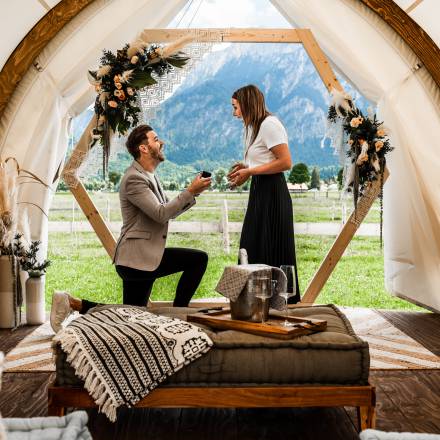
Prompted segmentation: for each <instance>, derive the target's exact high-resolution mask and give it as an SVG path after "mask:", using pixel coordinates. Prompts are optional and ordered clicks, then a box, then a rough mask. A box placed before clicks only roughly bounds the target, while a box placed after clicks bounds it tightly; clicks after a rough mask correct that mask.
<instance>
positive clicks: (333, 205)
mask: <svg viewBox="0 0 440 440" xmlns="http://www.w3.org/2000/svg"><path fill="white" fill-rule="evenodd" d="M333 221H335V202H333V203H332V222H333Z"/></svg>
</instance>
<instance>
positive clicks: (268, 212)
mask: <svg viewBox="0 0 440 440" xmlns="http://www.w3.org/2000/svg"><path fill="white" fill-rule="evenodd" d="M232 107H233V115H234V116H235V117H237V118H239V119H242V120H243V124H244V128H245V151H244V163H238V164H235V165H234V166H233V167H232V170H231V172H230V173H229V174H228V179H229V182H230V184H231V186H233V187H235V186H240V185H242V184H243V183H245V182H246V181H247V180H248V179H249V178H250V177H252V181H251V187H250V193H249V202H248V207H247V210H246V215H245V218H244V223H243V229H242V232H241V238H240V249H242V248H244V249H246V251H247V253H248V261H249V263H260V264H268V265H270V266H275V267H279V266H281V265H283V264H285V265H294V266H295V278H296V283H295V285H296V294H295V296H294V297H292V298H291V299H290V300H289V302H292V303H294V302H298V301H299V300H300V293H299V287H298V273H297V268H296V256H295V239H294V232H293V210H292V201H291V199H290V194H289V190H288V189H287V184H286V179H285V177H284V174H283V171H287V170H289V169H290V168H291V166H292V159H291V157H290V151H289V147H288V138H287V132H286V129H285V128H284V126H283V124H282V123H281V122H280V121H279V119H278V118H277V117H275V116H273V115H272V114H271V113H269V111H268V110H267V109H266V104H265V101H264V95H263V93H262V92H261V91H260V90H259V89H258V87H256V86H254V85H248V86H245V87H242V88H240V89H238V90H236V91H235V92H234V93H233V95H232ZM289 281H290V282H289V284H290V286H289V287H291V284H292V281H293V280H289Z"/></svg>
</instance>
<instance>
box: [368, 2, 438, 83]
mask: <svg viewBox="0 0 440 440" xmlns="http://www.w3.org/2000/svg"><path fill="white" fill-rule="evenodd" d="M359 1H361V2H362V3H363V4H364V5H366V6H368V7H369V8H370V9H371V10H372V11H373V12H375V13H376V14H377V15H379V17H381V18H382V19H383V20H384V21H385V23H386V24H388V26H390V27H391V28H392V29H393V30H394V31H395V32H396V33H397V34H398V35H399V37H400V38H402V40H403V41H404V42H405V43H406V44H407V45H408V46H409V47H410V48H411V49H412V51H413V52H414V53H415V54H416V55H417V57H418V58H419V59H420V61H421V62H422V64H423V65H424V66H425V68H426V70H427V71H428V72H429V73H430V75H431V76H432V78H433V80H434V81H435V83H436V84H437V86H438V87H439V88H440V69H439V66H440V48H439V47H438V46H437V45H436V44H435V43H434V41H433V40H432V38H431V37H430V36H429V35H428V34H427V33H426V32H425V31H424V30H423V29H422V28H421V27H420V26H419V25H418V24H417V23H416V22H415V21H414V20H413V19H412V18H411V17H410V16H409V15H408V14H407V13H406V12H405V11H404V10H403V9H402V8H400V7H399V6H398V5H397V3H396V2H394V1H393V0H359Z"/></svg>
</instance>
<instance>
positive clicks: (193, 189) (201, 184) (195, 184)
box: [187, 174, 211, 196]
mask: <svg viewBox="0 0 440 440" xmlns="http://www.w3.org/2000/svg"><path fill="white" fill-rule="evenodd" d="M210 186H211V178H210V177H201V176H200V174H197V177H196V178H195V179H194V180H193V181H192V182H191V183H190V185H189V186H188V188H187V190H188V191H189V192H190V193H191V194H192V195H193V196H198V195H199V194H201V193H202V192H203V191H205V189H208V188H209V187H210Z"/></svg>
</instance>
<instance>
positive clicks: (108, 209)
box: [106, 193, 110, 223]
mask: <svg viewBox="0 0 440 440" xmlns="http://www.w3.org/2000/svg"><path fill="white" fill-rule="evenodd" d="M106 200H107V221H108V222H109V223H110V198H109V196H108V193H107V199H106Z"/></svg>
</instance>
